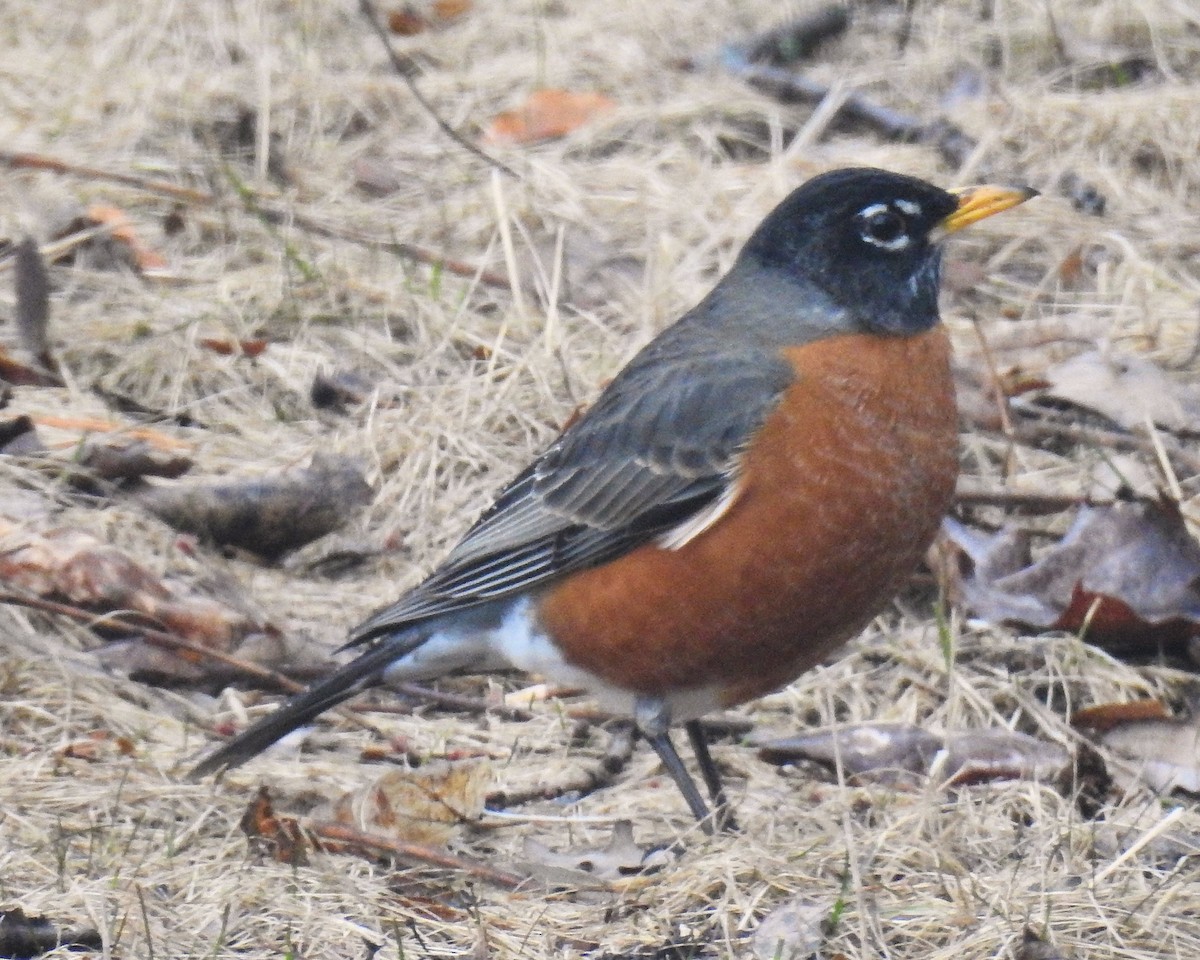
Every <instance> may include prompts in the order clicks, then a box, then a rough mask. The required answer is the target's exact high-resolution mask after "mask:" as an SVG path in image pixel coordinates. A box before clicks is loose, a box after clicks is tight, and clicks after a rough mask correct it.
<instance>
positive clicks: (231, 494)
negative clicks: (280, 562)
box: [137, 454, 373, 559]
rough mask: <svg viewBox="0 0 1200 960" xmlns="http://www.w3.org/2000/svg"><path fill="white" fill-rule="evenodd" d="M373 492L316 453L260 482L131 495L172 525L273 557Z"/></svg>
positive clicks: (327, 528)
mask: <svg viewBox="0 0 1200 960" xmlns="http://www.w3.org/2000/svg"><path fill="white" fill-rule="evenodd" d="M372 496H373V491H372V490H371V487H370V485H369V484H368V483H367V481H366V480H365V479H364V478H363V475H362V472H361V471H360V470H359V469H358V467H357V466H356V465H355V464H354V463H353V462H352V461H351V460H349V459H347V458H344V457H336V456H333V455H328V454H318V455H314V456H313V458H312V464H311V465H310V466H308V467H297V468H293V469H290V470H285V471H282V472H280V473H277V474H274V475H272V476H269V477H264V478H261V479H246V480H240V481H232V482H228V483H214V484H200V483H189V484H177V485H173V486H164V485H156V486H153V487H151V488H150V489H148V490H146V491H143V492H141V493H139V494H138V495H137V499H138V502H139V503H141V504H142V506H144V507H145V508H146V509H147V510H149V511H150V512H151V513H153V514H154V515H155V516H157V517H158V518H159V519H160V520H162V521H163V522H165V523H168V524H170V525H171V526H172V527H174V528H175V529H176V530H182V531H184V532H185V533H192V534H195V535H196V536H198V537H202V538H203V539H205V540H208V541H209V542H211V543H217V544H223V545H228V546H234V547H240V548H242V549H244V550H250V551H252V552H253V553H257V554H259V555H260V556H263V557H266V558H268V559H274V558H277V557H279V556H280V555H282V554H284V553H287V552H288V551H289V550H293V549H295V548H296V547H299V546H302V545H303V544H306V543H308V542H310V541H312V540H316V539H317V538H318V537H323V536H324V535H325V534H327V533H330V532H331V531H333V530H336V529H337V528H338V527H340V526H341V525H342V524H344V523H345V522H346V521H347V520H348V519H349V518H350V516H351V514H352V513H353V512H354V511H355V510H356V509H358V508H359V507H362V506H365V505H366V504H368V503H370V501H371V497H372Z"/></svg>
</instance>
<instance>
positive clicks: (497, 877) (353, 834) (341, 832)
mask: <svg viewBox="0 0 1200 960" xmlns="http://www.w3.org/2000/svg"><path fill="white" fill-rule="evenodd" d="M300 825H301V826H302V827H303V828H304V829H305V830H307V831H309V832H310V833H312V834H313V835H314V836H316V837H317V839H319V840H323V841H328V842H332V843H344V844H348V845H350V846H353V847H359V848H361V849H363V850H373V851H376V852H378V853H385V854H389V855H391V856H393V857H397V858H398V859H400V860H406V861H409V862H416V863H424V864H429V865H431V866H435V867H441V868H443V869H445V870H454V871H456V872H457V873H463V874H466V875H467V876H469V877H472V878H473V879H476V880H482V881H484V882H485V883H492V884H495V885H496V886H498V887H506V888H508V889H509V890H514V889H516V888H517V887H520V886H522V885H523V884H525V883H528V882H529V878H528V877H522V876H519V875H518V874H515V873H509V872H508V871H507V870H498V869H497V868H495V867H490V866H488V865H487V864H486V863H481V862H480V861H478V860H474V859H471V858H469V857H461V856H458V855H456V854H453V853H451V852H450V851H449V850H439V849H438V848H436V847H429V846H426V845H425V844H421V843H407V842H405V841H403V840H393V839H392V838H390V837H382V836H379V835H378V834H375V833H364V832H363V831H361V830H355V829H354V828H353V827H348V826H346V825H345V824H344V823H334V822H333V821H330V820H301V821H300Z"/></svg>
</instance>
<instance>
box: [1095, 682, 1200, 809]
mask: <svg viewBox="0 0 1200 960" xmlns="http://www.w3.org/2000/svg"><path fill="white" fill-rule="evenodd" d="M1071 725H1072V726H1074V727H1076V728H1077V729H1081V730H1084V731H1086V732H1088V733H1089V734H1090V736H1091V737H1092V739H1093V740H1094V741H1095V742H1096V743H1098V744H1100V745H1102V746H1105V747H1108V748H1109V749H1110V750H1112V751H1113V752H1114V753H1118V754H1120V755H1121V756H1123V757H1126V758H1127V759H1128V760H1129V761H1131V763H1130V766H1131V767H1132V768H1133V770H1134V772H1135V774H1136V776H1137V778H1138V779H1140V780H1141V781H1142V782H1144V783H1146V784H1148V785H1149V786H1150V787H1152V788H1153V789H1154V790H1158V791H1161V792H1163V793H1167V792H1170V791H1171V790H1184V791H1186V792H1187V793H1200V716H1198V715H1196V714H1194V713H1193V714H1189V715H1186V716H1181V717H1174V716H1171V715H1170V714H1169V712H1168V711H1167V709H1166V706H1165V705H1164V704H1163V703H1161V702H1160V701H1158V700H1142V701H1138V702H1135V703H1108V704H1100V705H1099V706H1095V707H1090V708H1088V709H1087V710H1080V711H1079V712H1077V713H1076V714H1075V715H1074V716H1072V717H1071ZM1118 772H1119V771H1118Z"/></svg>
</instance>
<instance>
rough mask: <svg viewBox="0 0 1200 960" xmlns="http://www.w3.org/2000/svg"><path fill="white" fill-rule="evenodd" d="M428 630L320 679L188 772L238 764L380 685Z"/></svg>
mask: <svg viewBox="0 0 1200 960" xmlns="http://www.w3.org/2000/svg"><path fill="white" fill-rule="evenodd" d="M426 638H427V634H425V633H423V632H422V633H417V634H411V633H410V634H404V635H401V636H398V637H397V636H393V637H388V638H387V639H385V640H383V641H382V642H380V643H378V644H376V645H375V646H373V647H371V648H370V649H369V650H367V651H366V652H365V653H364V654H363V655H362V656H360V657H359V658H358V659H357V660H352V661H351V662H350V663H348V664H346V665H345V666H344V667H342V668H341V669H340V670H337V671H335V672H334V673H333V674H331V675H330V676H328V677H326V678H325V679H324V680H322V681H320V682H319V683H316V684H314V685H313V686H311V687H309V688H308V689H307V690H305V691H304V692H303V693H298V694H296V695H295V696H294V697H292V699H291V700H289V701H288V702H287V703H285V704H284V705H283V706H282V707H280V708H279V709H278V710H276V711H275V712H274V713H270V714H268V715H267V716H265V717H263V718H262V719H261V720H259V721H258V723H255V724H253V725H252V726H249V727H247V728H246V729H245V730H243V731H242V732H241V733H239V734H238V735H237V736H236V737H234V738H233V739H232V740H230V741H229V742H228V743H226V744H225V745H224V746H223V747H221V748H220V749H219V750H216V751H214V752H213V753H211V754H209V755H208V756H207V757H205V758H204V759H203V760H201V761H200V762H199V763H198V764H196V766H195V767H194V768H193V769H192V771H191V772H190V773H189V774H188V779H189V780H199V779H200V778H201V777H205V776H207V775H208V774H210V773H216V772H217V771H218V770H224V769H227V768H229V767H236V766H239V765H241V764H243V763H245V762H246V761H247V760H249V759H250V758H251V757H255V756H257V755H258V754H260V753H262V752H263V751H264V750H266V749H267V747H269V746H270V745H271V744H273V743H274V742H275V741H276V740H279V739H280V738H281V737H284V736H286V735H287V734H289V733H291V732H292V731H293V730H295V729H296V728H297V727H302V726H304V725H305V724H306V723H308V722H309V721H310V720H312V719H314V718H315V717H318V716H320V715H321V714H322V713H324V712H325V711H326V710H328V709H330V708H331V707H335V706H337V705H338V704H339V703H341V702H342V701H343V700H348V699H350V697H352V696H354V695H355V694H356V693H359V692H361V691H363V690H366V689H368V688H369V687H373V686H377V685H378V684H379V682H380V680H381V677H382V675H383V671H384V670H385V669H387V667H388V666H389V665H390V664H392V663H394V662H395V661H396V660H399V659H401V658H403V657H404V656H405V655H407V654H408V653H409V652H411V651H412V650H414V649H416V648H417V647H419V646H420V645H421V644H422V643H424V642H425V640H426Z"/></svg>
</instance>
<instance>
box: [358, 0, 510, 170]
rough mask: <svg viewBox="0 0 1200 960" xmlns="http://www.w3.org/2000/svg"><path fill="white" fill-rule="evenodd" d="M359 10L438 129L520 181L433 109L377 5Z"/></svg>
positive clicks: (364, 0) (362, 1) (361, 2)
mask: <svg viewBox="0 0 1200 960" xmlns="http://www.w3.org/2000/svg"><path fill="white" fill-rule="evenodd" d="M358 9H359V10H360V11H361V13H362V15H363V17H365V18H366V21H367V23H368V24H369V25H370V27H371V30H372V31H374V33H375V36H377V37H378V38H379V42H380V43H382V44H383V49H384V50H385V51H387V55H388V59H389V60H390V61H391V62H392V67H393V69H395V71H396V73H397V75H399V77H400V79H401V80H403V81H404V83H405V85H406V86H407V87H408V92H409V93H411V94H412V95H413V99H415V100H416V101H417V103H419V104H420V105H421V108H422V109H423V110H424V111H425V112H426V113H428V114H429V116H430V117H432V118H433V122H434V123H436V124H437V125H438V129H439V130H441V131H442V133H444V134H445V135H446V136H448V137H449V138H450V139H451V140H453V141H454V142H455V143H457V144H458V145H459V146H460V147H462V148H463V149H464V150H466V151H467V152H468V153H470V154H472V155H474V156H476V157H478V158H479V159H480V160H482V161H483V162H484V163H486V164H488V165H489V166H492V167H495V168H496V169H497V170H499V171H500V172H501V173H503V174H506V175H507V176H510V177H512V178H513V179H514V180H520V179H521V175H520V174H519V173H517V171H515V170H514V169H512V167H509V166H507V165H505V164H504V163H501V162H500V161H499V160H497V159H496V158H495V157H493V156H490V155H488V154H487V153H484V151H482V150H480V149H479V148H478V147H477V146H475V144H473V143H471V141H470V140H468V139H467V138H466V137H464V136H463V135H462V134H460V133H459V132H458V131H457V130H455V129H454V128H453V127H452V126H450V124H448V123H447V122H446V121H445V120H443V119H442V118H441V116H440V115H439V114H438V112H437V111H436V110H435V109H434V108H433V104H432V103H430V102H429V101H428V100H426V99H425V95H424V94H423V93H421V90H420V88H419V87H418V86H417V82H416V81H415V80H413V78H412V71H411V70H409V69H406V68H405V65H404V61H403V60H401V59H400V55H399V54H398V53H396V51H395V50H393V49H392V43H391V40H389V39H388V35H387V31H386V30H384V28H383V25H382V24H381V23H380V22H379V18H378V17H377V16H376V15H375V5H374V4H373V3H372V2H371V0H358Z"/></svg>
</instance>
